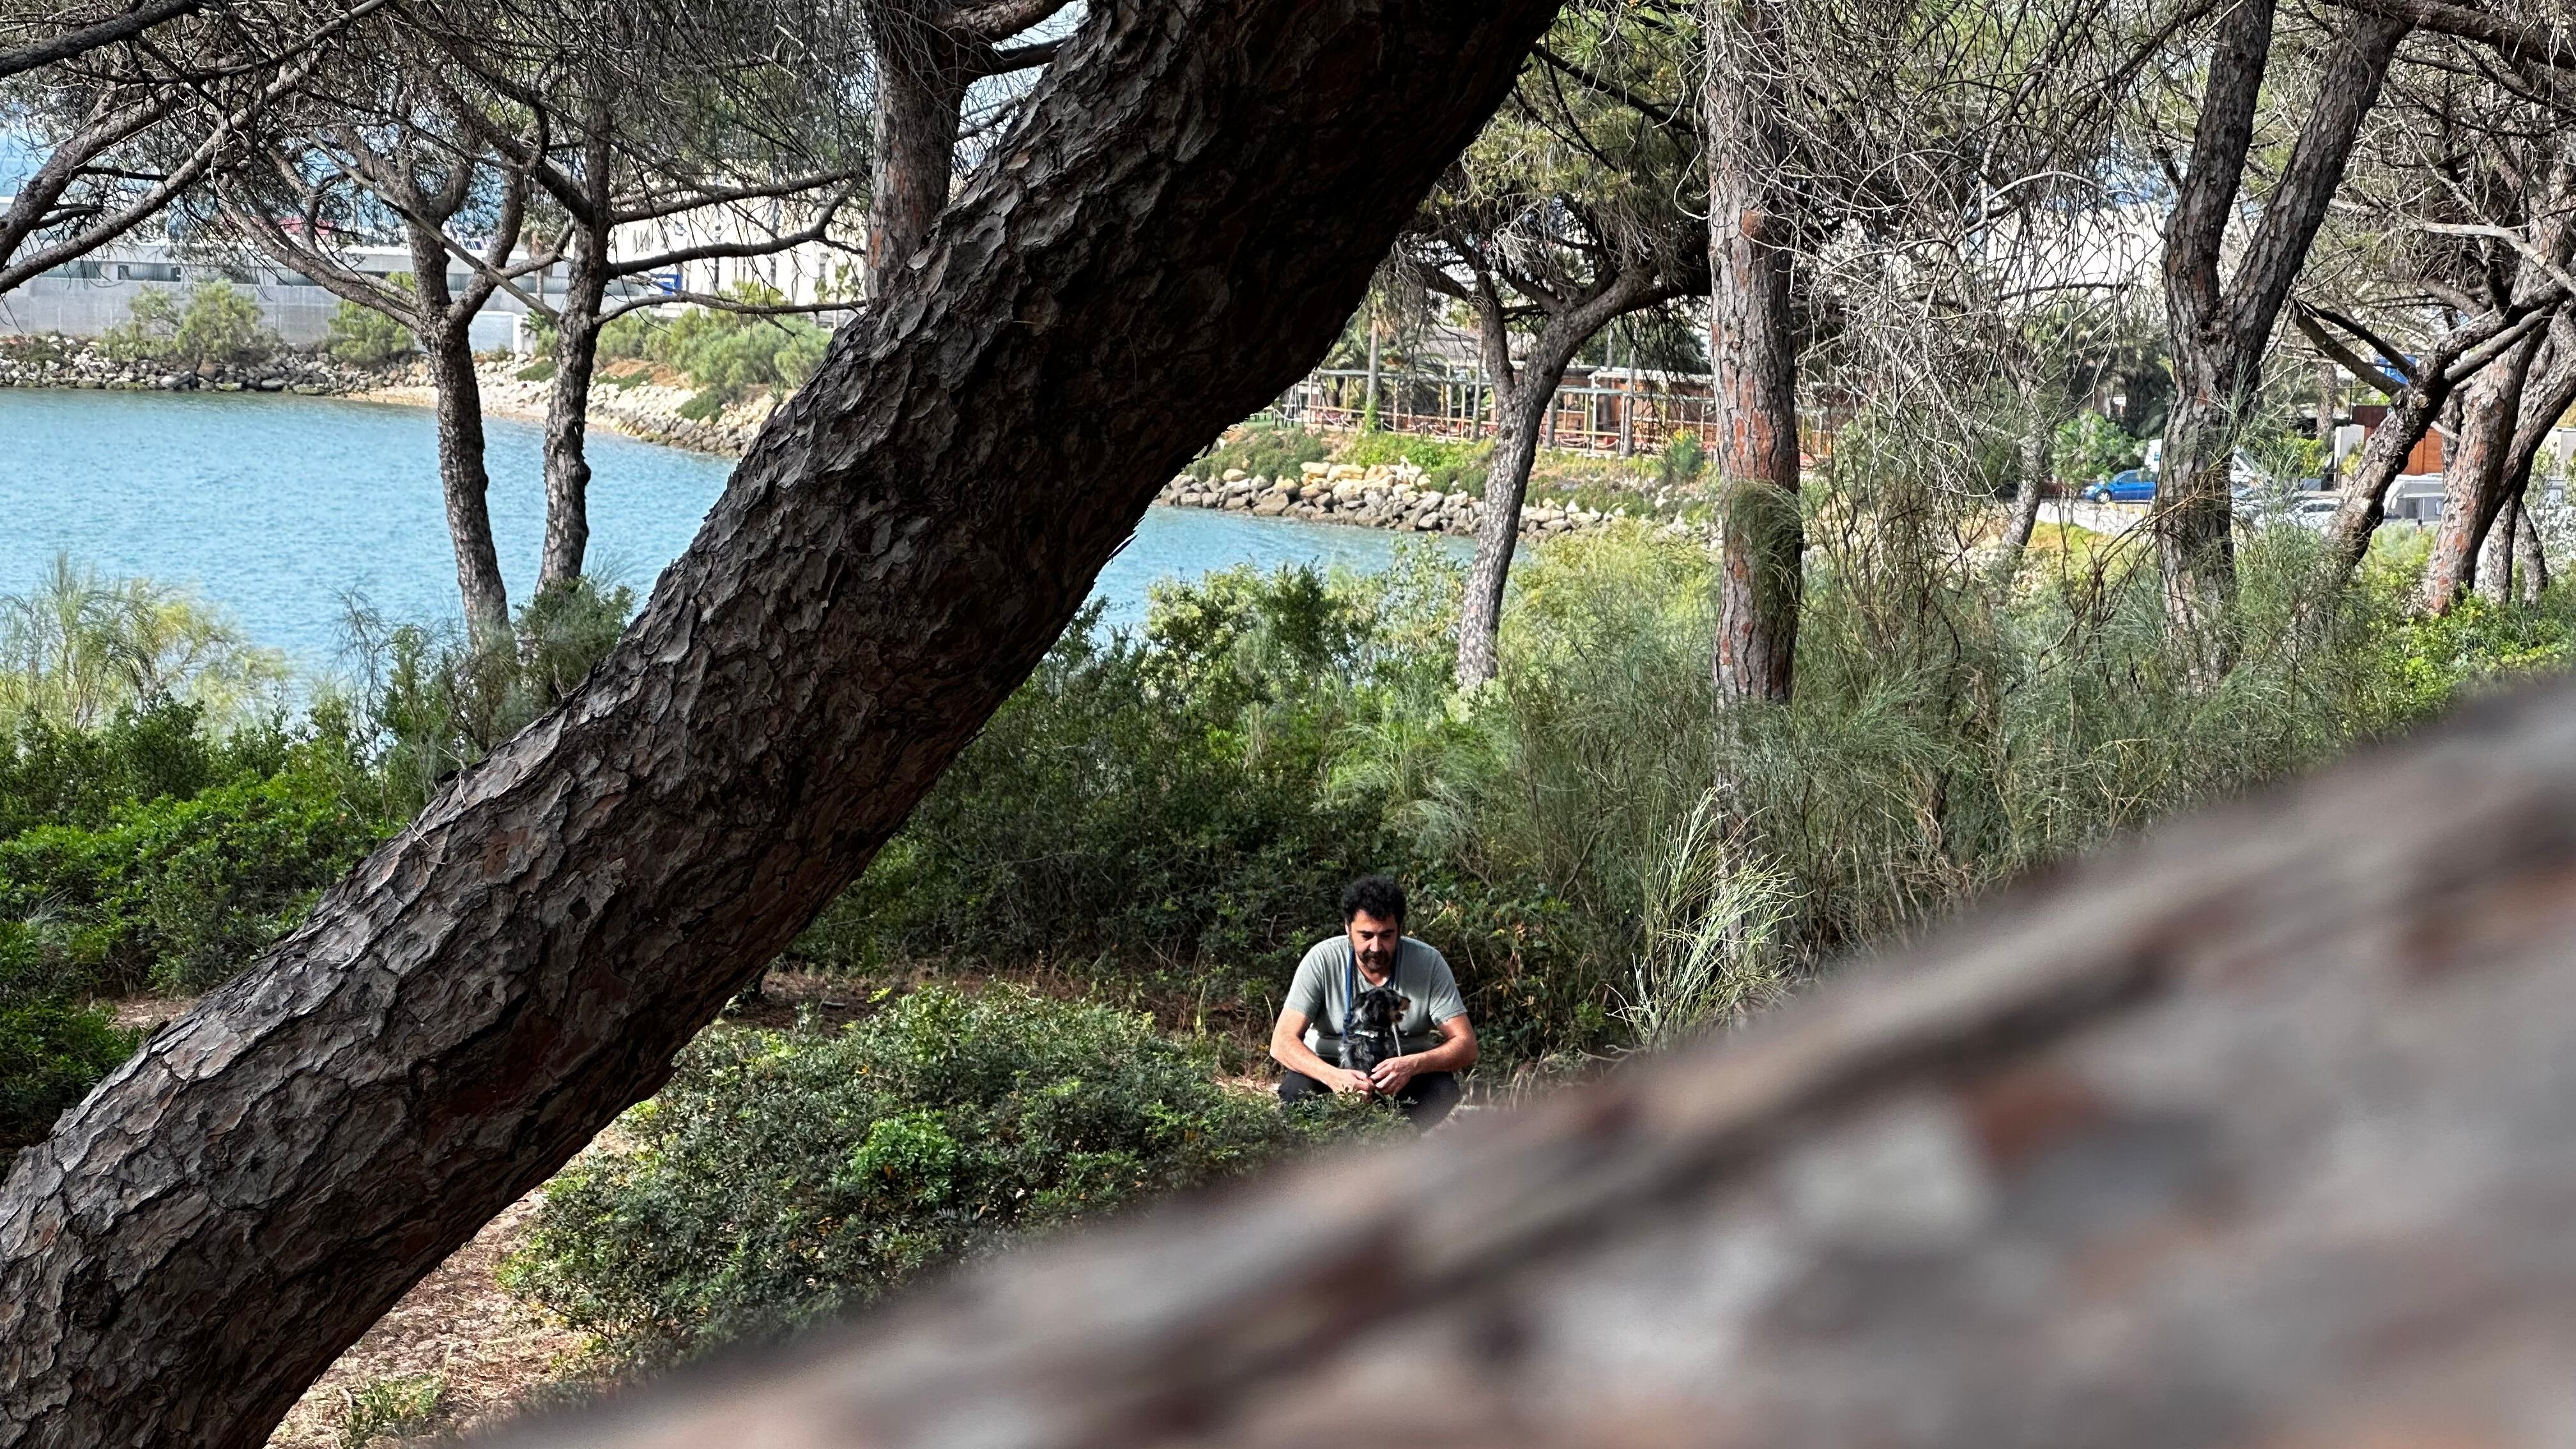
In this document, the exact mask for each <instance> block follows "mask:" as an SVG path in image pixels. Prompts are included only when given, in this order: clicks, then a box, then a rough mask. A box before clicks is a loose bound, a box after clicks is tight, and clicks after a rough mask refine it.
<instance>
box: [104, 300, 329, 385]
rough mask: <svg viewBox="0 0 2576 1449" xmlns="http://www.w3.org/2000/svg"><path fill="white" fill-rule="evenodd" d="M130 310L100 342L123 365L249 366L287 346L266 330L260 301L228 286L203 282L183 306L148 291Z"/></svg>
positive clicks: (135, 301)
mask: <svg viewBox="0 0 2576 1449" xmlns="http://www.w3.org/2000/svg"><path fill="white" fill-rule="evenodd" d="M127 311H128V316H127V319H126V320H125V321H123V322H120V323H118V324H116V325H115V326H113V327H111V328H109V329H108V330H107V331H106V332H104V333H102V334H100V337H99V345H100V347H101V349H102V350H104V351H105V352H106V353H107V355H108V356H109V357H110V358H112V359H114V360H116V361H119V362H152V363H158V364H161V365H163V366H170V365H181V366H186V367H196V366H199V365H201V364H207V363H211V364H213V365H215V366H218V367H247V366H249V365H251V364H253V363H257V362H264V361H266V360H267V359H269V358H271V357H274V356H276V355H277V353H278V352H279V351H280V350H282V349H283V348H284V346H285V344H284V343H283V342H281V341H279V340H278V337H277V334H276V333H274V332H271V331H269V330H268V329H267V328H266V327H265V326H264V325H263V319H262V318H261V316H260V310H259V303H258V301H257V300H256V299H254V298H252V297H251V296H249V295H248V294H246V293H244V292H242V291H241V290H240V289H238V288H236V287H234V286H232V285H231V284H230V283H227V282H199V283H198V284H197V285H195V286H193V287H191V288H189V289H188V293H187V301H186V302H185V303H184V304H183V303H182V302H181V301H180V300H179V298H178V295H177V294H175V293H172V292H166V291H162V290H159V289H157V288H155V289H152V290H148V291H145V292H143V293H141V294H139V295H137V296H136V297H135V299H134V301H133V302H132V304H131V305H130V306H129V307H128V309H127Z"/></svg>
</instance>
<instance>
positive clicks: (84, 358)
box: [0, 333, 387, 397]
mask: <svg viewBox="0 0 2576 1449" xmlns="http://www.w3.org/2000/svg"><path fill="white" fill-rule="evenodd" d="M386 381H387V374H386V373H384V372H383V371H380V370H371V369H368V368H362V367H352V366H350V365H349V364H347V363H345V362H341V361H339V360H338V359H336V358H332V357H325V356H322V355H320V354H318V353H303V352H285V353H280V354H278V355H277V356H275V357H273V358H270V359H268V360H267V361H264V362H257V363H250V364H246V365H243V366H238V367H219V366H216V365H215V364H213V363H204V364H201V365H199V366H197V367H195V368H192V369H174V368H172V367H169V366H167V365H164V364H160V363H153V362H119V361H116V360H114V359H112V358H110V357H108V356H107V354H106V353H105V352H104V351H102V350H101V349H100V348H99V347H98V345H97V344H96V343H95V342H94V341H92V340H90V339H87V338H79V337H62V336H58V335H54V334H50V333H47V334H39V335H36V336H26V335H14V336H8V337H0V387H25V388H67V389H76V390H82V391H90V392H287V393H297V394H301V395H303V396H306V397H346V396H348V395H350V394H352V393H358V392H364V391H367V390H369V389H371V388H377V387H382V386H384V385H385V383H386Z"/></svg>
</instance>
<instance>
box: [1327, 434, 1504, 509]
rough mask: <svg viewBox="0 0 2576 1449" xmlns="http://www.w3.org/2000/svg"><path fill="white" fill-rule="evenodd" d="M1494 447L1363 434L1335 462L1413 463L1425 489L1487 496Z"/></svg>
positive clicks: (1367, 464) (1370, 464) (1365, 465)
mask: <svg viewBox="0 0 2576 1449" xmlns="http://www.w3.org/2000/svg"><path fill="white" fill-rule="evenodd" d="M1493 456H1494V445H1493V444H1492V443H1491V442H1475V441H1468V440H1464V439H1456V438H1422V437H1415V436H1413V435H1411V434H1409V433H1363V434H1362V435H1360V436H1359V437H1357V438H1353V439H1352V440H1351V441H1350V442H1349V443H1347V444H1345V445H1343V447H1342V450H1341V452H1340V454H1339V456H1337V457H1336V458H1335V459H1334V461H1335V462H1339V463H1349V464H1352V465H1354V466H1357V467H1362V468H1369V467H1376V466H1378V465H1381V464H1390V465H1391V464H1395V463H1410V464H1412V465H1413V466H1414V467H1416V468H1419V469H1421V470H1422V473H1423V478H1422V486H1423V487H1425V488H1437V489H1439V490H1440V491H1441V492H1443V493H1465V494H1468V495H1470V496H1473V497H1477V498H1482V497H1483V496H1485V470H1486V468H1487V467H1489V466H1490V465H1491V463H1492V461H1493Z"/></svg>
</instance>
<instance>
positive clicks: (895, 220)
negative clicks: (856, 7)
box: [868, 0, 974, 302]
mask: <svg viewBox="0 0 2576 1449" xmlns="http://www.w3.org/2000/svg"><path fill="white" fill-rule="evenodd" d="M871 19H872V20H873V21H874V23H875V26H876V29H877V32H878V34H877V39H876V50H877V55H878V63H877V87H878V89H877V97H876V155H875V156H874V158H873V159H872V164H873V168H874V171H873V182H872V185H871V188H870V191H869V195H868V299H869V301H871V302H874V301H875V300H876V299H877V298H879V297H882V296H884V295H885V294H886V291H887V290H888V289H889V288H891V287H892V285H893V279H894V274H895V273H896V272H897V271H899V270H901V269H902V267H903V265H904V263H905V262H907V261H909V260H910V259H911V258H912V255H913V254H914V253H915V252H918V251H920V250H921V248H922V245H923V244H924V243H925V242H927V241H928V240H929V239H930V228H931V223H933V222H935V221H937V220H938V219H939V213H940V210H941V209H942V208H944V207H946V206H947V205H948V188H949V182H950V177H951V175H952V173H953V172H954V171H955V169H956V165H957V125H958V111H959V109H960V108H961V107H963V106H964V105H965V103H966V88H967V86H968V85H969V84H971V83H972V81H973V78H974V77H973V74H972V72H971V71H970V69H969V68H968V55H967V52H966V49H965V47H963V46H961V45H959V44H958V43H957V40H956V39H955V37H953V36H951V35H950V34H949V33H948V32H947V31H946V30H944V29H942V28H940V27H939V26H938V25H935V24H933V23H932V22H931V20H930V18H929V17H928V16H927V15H926V14H925V13H924V10H923V8H922V7H921V6H920V5H918V4H916V3H913V0H881V3H878V4H876V5H874V6H872V7H871Z"/></svg>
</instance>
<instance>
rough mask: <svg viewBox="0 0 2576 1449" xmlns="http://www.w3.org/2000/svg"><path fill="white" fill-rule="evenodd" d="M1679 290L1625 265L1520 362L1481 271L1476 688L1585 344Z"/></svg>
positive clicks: (1463, 613) (1462, 626) (1468, 650)
mask: <svg viewBox="0 0 2576 1449" xmlns="http://www.w3.org/2000/svg"><path fill="white" fill-rule="evenodd" d="M1672 295H1674V293H1673V291H1672V289H1671V288H1669V287H1667V286H1665V285H1663V284H1662V283H1661V282H1660V281H1659V279H1658V278H1657V277H1656V276H1655V274H1654V272H1653V270H1652V269H1650V268H1640V269H1634V270H1628V271H1622V272H1619V273H1617V274H1615V275H1613V276H1612V277H1610V278H1609V279H1607V281H1606V283H1605V284H1604V285H1603V286H1602V287H1601V288H1600V289H1599V290H1598V291H1596V292H1595V293H1594V294H1593V295H1592V296H1590V297H1588V298H1585V299H1583V300H1582V301H1581V302H1579V303H1578V304H1577V305H1575V306H1573V307H1570V308H1561V309H1558V310H1556V311H1553V312H1550V313H1549V314H1548V317H1547V321H1546V322H1545V323H1544V324H1543V325H1542V326H1541V327H1540V328H1539V334H1538V337H1537V339H1536V340H1535V341H1533V342H1531V343H1530V345H1529V350H1528V352H1527V353H1526V354H1524V355H1523V356H1522V358H1521V361H1520V365H1519V366H1517V367H1515V366H1513V364H1512V338H1511V329H1510V327H1509V326H1508V325H1507V323H1506V321H1505V317H1504V312H1503V300H1502V297H1501V295H1500V293H1498V292H1497V291H1496V290H1495V287H1494V283H1493V280H1492V279H1491V278H1489V277H1480V278H1479V279H1478V286H1477V288H1476V291H1475V292H1474V294H1473V296H1472V301H1473V303H1474V306H1475V309H1476V319H1477V335H1478V338H1479V342H1480V345H1481V347H1482V349H1483V351H1484V355H1485V371H1486V373H1487V374H1488V375H1489V376H1491V377H1492V378H1493V388H1494V452H1493V459H1492V461H1491V462H1490V463H1488V464H1487V465H1486V468H1485V499H1484V505H1483V507H1482V509H1481V510H1480V511H1479V513H1478V515H1477V523H1476V558H1475V562H1474V563H1473V564H1472V565H1470V566H1469V568H1468V570H1467V592H1466V596H1465V597H1464V598H1463V599H1461V600H1460V601H1459V607H1458V661H1457V678H1458V687H1459V688H1461V689H1473V688H1475V687H1476V686H1477V685H1480V684H1482V683H1484V682H1485V681H1486V680H1489V679H1491V678H1493V677H1494V670H1495V668H1496V664H1497V659H1496V641H1497V639H1498V637H1499V633H1500V630H1501V627H1502V618H1503V584H1504V582H1505V581H1506V580H1507V579H1508V578H1509V577H1510V575H1511V567H1512V553H1513V550H1514V548H1515V547H1516V546H1517V545H1518V544H1519V542H1520V532H1521V503H1522V499H1523V495H1525V494H1526V493H1528V491H1529V477H1530V465H1531V464H1532V463H1534V462H1536V461H1537V458H1538V445H1539V435H1540V434H1541V433H1542V432H1544V431H1545V429H1546V427H1547V414H1548V406H1549V404H1551V403H1552V402H1554V401H1555V399H1556V389H1557V386H1558V385H1559V384H1560V383H1562V382H1564V381H1565V370H1566V369H1567V368H1568V367H1571V366H1573V364H1574V355H1575V353H1576V352H1578V351H1580V350H1581V349H1582V347H1583V344H1584V343H1586V342H1588V341H1590V340H1591V339H1592V338H1593V336H1594V335H1595V334H1597V333H1598V332H1600V330H1601V329H1602V328H1604V327H1607V326H1609V325H1610V324H1611V323H1612V322H1613V321H1616V320H1617V319H1619V318H1621V317H1624V316H1626V315H1627V314H1628V313H1630V312H1633V311H1635V310H1637V309H1638V308H1640V307H1646V306H1651V305H1653V304H1654V303H1656V302H1660V301H1664V300H1667V299H1668V298H1670V297H1671V296H1672Z"/></svg>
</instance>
